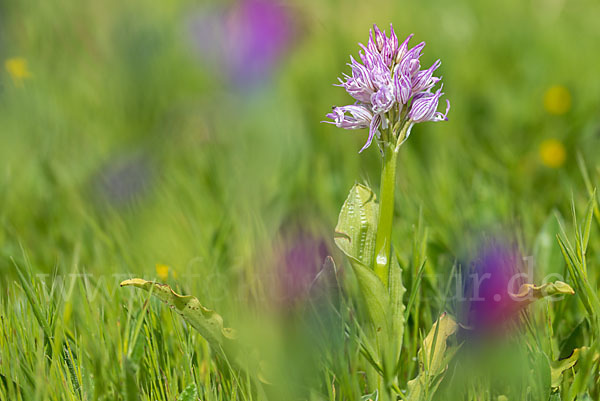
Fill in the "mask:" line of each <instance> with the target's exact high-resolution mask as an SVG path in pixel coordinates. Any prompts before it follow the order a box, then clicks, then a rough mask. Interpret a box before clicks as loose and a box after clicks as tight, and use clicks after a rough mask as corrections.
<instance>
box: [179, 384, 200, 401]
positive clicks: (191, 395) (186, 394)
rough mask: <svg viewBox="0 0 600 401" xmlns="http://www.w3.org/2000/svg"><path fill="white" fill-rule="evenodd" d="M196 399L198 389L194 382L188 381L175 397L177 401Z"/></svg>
mask: <svg viewBox="0 0 600 401" xmlns="http://www.w3.org/2000/svg"><path fill="white" fill-rule="evenodd" d="M197 399H198V389H197V388H196V383H190V384H189V385H188V386H187V387H186V388H185V389H184V390H183V391H182V392H181V394H179V397H177V401H196V400H197Z"/></svg>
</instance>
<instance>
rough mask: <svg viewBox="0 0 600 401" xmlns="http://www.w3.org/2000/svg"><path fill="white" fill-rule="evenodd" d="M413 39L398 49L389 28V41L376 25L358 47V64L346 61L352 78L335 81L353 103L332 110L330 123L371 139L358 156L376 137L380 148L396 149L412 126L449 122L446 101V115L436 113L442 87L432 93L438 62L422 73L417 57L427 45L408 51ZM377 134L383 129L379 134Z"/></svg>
mask: <svg viewBox="0 0 600 401" xmlns="http://www.w3.org/2000/svg"><path fill="white" fill-rule="evenodd" d="M412 36H413V35H410V36H408V37H407V38H406V40H404V42H402V43H401V44H399V43H398V37H397V36H396V33H395V32H394V28H393V27H392V26H391V25H390V35H389V36H387V35H386V33H385V32H384V31H382V30H381V29H379V27H377V26H376V25H374V26H373V29H372V30H371V31H370V35H369V41H368V42H367V45H366V46H365V45H363V44H359V46H360V47H361V51H359V59H360V62H359V61H358V60H357V59H354V58H353V57H350V63H349V64H348V65H349V66H350V68H351V69H352V74H351V75H346V74H343V78H340V79H339V81H340V83H339V84H337V86H341V87H343V88H344V89H346V92H348V94H349V95H350V96H352V97H353V98H354V99H355V100H356V103H355V104H353V105H350V106H344V107H336V108H334V109H333V112H332V113H329V114H328V115H327V117H328V118H331V119H332V120H333V121H329V122H330V123H333V124H335V125H336V126H337V127H340V128H345V129H359V128H367V127H368V128H369V137H368V139H367V142H366V144H365V146H364V147H363V148H362V149H361V152H362V150H364V149H366V148H367V147H368V146H369V145H370V144H371V142H372V140H373V138H375V137H377V138H378V139H380V140H379V141H378V144H379V145H380V147H381V146H382V144H384V143H387V142H390V143H391V142H394V143H396V144H397V146H399V145H400V144H402V142H403V141H404V140H405V139H406V138H407V137H408V133H409V132H410V129H411V127H412V125H413V124H415V123H420V122H425V121H445V120H447V119H448V111H449V109H450V102H448V101H447V104H448V106H447V108H446V112H445V113H441V112H438V111H437V107H438V103H439V99H440V97H441V96H442V95H443V93H442V92H441V88H440V89H438V90H437V91H436V92H432V90H433V88H434V87H435V85H437V83H438V82H440V81H441V78H438V77H435V76H433V74H434V72H435V71H436V70H437V69H438V68H439V67H440V65H441V61H440V60H437V61H436V62H434V63H433V65H432V66H431V67H429V68H427V69H424V70H421V61H420V58H421V55H422V51H423V48H424V47H425V42H421V43H419V44H418V45H416V46H414V47H413V48H410V49H409V47H408V42H409V41H410V39H411V38H412ZM348 113H349V115H348ZM381 130H384V134H383V135H382V132H381ZM385 130H389V131H385ZM382 149H383V148H382Z"/></svg>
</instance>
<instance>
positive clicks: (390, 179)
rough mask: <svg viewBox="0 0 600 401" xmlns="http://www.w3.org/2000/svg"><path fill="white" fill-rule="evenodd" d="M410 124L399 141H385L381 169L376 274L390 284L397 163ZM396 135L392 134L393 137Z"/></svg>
mask: <svg viewBox="0 0 600 401" xmlns="http://www.w3.org/2000/svg"><path fill="white" fill-rule="evenodd" d="M408 126H409V124H408V123H406V124H404V126H403V127H402V129H401V130H400V133H399V134H398V139H397V141H395V140H391V141H384V145H383V146H384V149H383V170H382V171H381V192H380V194H379V219H378V221H377V237H376V240H375V262H374V270H375V274H377V276H378V277H379V278H380V279H381V281H382V282H383V284H384V285H385V286H386V288H387V286H388V272H389V265H390V250H391V245H392V223H393V220H394V195H395V192H396V169H397V168H396V165H397V161H398V153H399V151H400V143H402V141H403V140H404V138H405V137H406V131H407V130H408ZM393 137H394V136H393V135H392V138H393Z"/></svg>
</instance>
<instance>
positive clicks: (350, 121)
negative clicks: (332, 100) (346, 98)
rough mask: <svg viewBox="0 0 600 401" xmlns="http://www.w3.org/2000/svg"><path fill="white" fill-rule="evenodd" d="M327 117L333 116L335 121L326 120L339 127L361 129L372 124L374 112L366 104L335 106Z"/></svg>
mask: <svg viewBox="0 0 600 401" xmlns="http://www.w3.org/2000/svg"><path fill="white" fill-rule="evenodd" d="M346 113H350V115H347V114H346ZM327 118H331V119H332V120H333V121H325V122H326V123H330V124H335V126H336V127H338V128H344V129H360V128H367V127H369V126H370V125H371V122H372V120H373V113H371V112H370V111H369V110H368V109H367V108H366V107H364V106H359V105H349V106H342V107H334V108H333V110H332V112H331V113H329V114H327Z"/></svg>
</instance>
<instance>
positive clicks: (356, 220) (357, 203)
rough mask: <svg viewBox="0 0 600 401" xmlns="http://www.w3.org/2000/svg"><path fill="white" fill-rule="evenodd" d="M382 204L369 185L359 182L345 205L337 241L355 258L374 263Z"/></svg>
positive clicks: (341, 214) (366, 263)
mask: <svg viewBox="0 0 600 401" xmlns="http://www.w3.org/2000/svg"><path fill="white" fill-rule="evenodd" d="M378 215H379V205H378V204H377V200H376V196H375V194H374V193H373V191H371V189H370V188H369V187H367V186H365V185H361V184H355V185H354V186H353V187H352V189H351V190H350V193H349V194H348V198H347V199H346V201H345V202H344V205H343V206H342V210H341V211H340V215H339V218H338V223H337V226H336V227H335V236H334V238H335V244H336V245H337V246H338V248H340V249H341V250H342V252H344V253H345V254H346V256H348V257H349V258H351V259H354V260H357V261H359V262H360V263H362V264H363V265H364V266H366V267H369V268H371V267H372V266H373V256H374V255H375V236H376V235H377V216H378Z"/></svg>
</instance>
